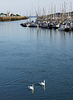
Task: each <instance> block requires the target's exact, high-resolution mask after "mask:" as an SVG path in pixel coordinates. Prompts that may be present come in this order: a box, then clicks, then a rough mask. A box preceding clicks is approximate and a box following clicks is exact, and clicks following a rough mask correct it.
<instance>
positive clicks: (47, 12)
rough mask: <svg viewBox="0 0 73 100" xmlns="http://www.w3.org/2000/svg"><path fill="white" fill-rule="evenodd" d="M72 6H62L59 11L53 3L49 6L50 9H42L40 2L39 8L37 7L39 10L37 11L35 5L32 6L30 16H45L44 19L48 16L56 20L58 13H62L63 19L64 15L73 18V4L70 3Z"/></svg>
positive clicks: (64, 4)
mask: <svg viewBox="0 0 73 100" xmlns="http://www.w3.org/2000/svg"><path fill="white" fill-rule="evenodd" d="M69 5H70V6H68V4H67V3H66V2H64V3H62V4H60V7H59V8H58V9H57V6H56V5H55V4H54V3H51V4H50V5H48V8H47V7H42V8H40V5H39V2H38V7H37V10H36V9H35V7H33V4H32V8H31V11H30V14H29V16H34V15H36V16H43V19H44V17H45V16H46V17H47V16H48V15H49V16H50V15H51V16H50V19H51V18H53V19H54V18H55V17H57V16H58V15H57V14H58V13H60V16H61V17H62V16H63V15H65V14H66V13H68V14H67V15H68V16H71V12H72V2H70V4H69ZM33 8H34V9H35V14H33V12H34V11H33Z"/></svg>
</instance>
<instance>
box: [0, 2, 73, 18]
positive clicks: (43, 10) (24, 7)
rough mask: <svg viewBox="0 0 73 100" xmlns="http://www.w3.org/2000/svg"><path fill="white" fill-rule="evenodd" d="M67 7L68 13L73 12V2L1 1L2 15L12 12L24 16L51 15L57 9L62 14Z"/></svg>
mask: <svg viewBox="0 0 73 100" xmlns="http://www.w3.org/2000/svg"><path fill="white" fill-rule="evenodd" d="M64 2H65V5H66V11H73V7H72V6H73V0H0V13H7V11H10V12H11V13H14V14H20V15H24V16H26V15H27V16H29V15H30V14H31V15H36V13H38V14H39V15H42V14H49V13H52V12H53V11H52V10H51V9H52V8H53V9H55V12H60V11H61V10H62V8H64Z"/></svg>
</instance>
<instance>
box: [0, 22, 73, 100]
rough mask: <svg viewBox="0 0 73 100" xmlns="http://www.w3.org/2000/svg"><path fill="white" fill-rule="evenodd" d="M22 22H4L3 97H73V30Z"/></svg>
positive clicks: (0, 43) (0, 36) (0, 52)
mask: <svg viewBox="0 0 73 100" xmlns="http://www.w3.org/2000/svg"><path fill="white" fill-rule="evenodd" d="M22 22H24V21H13V22H3V23H2V22H0V100H73V32H67V33H65V32H60V31H58V30H54V29H53V30H47V29H39V28H24V27H21V26H20V24H21V23H22ZM44 79H45V81H46V86H45V89H44V87H41V86H40V85H38V83H39V82H41V81H43V80H44ZM32 84H34V93H32V91H30V90H29V89H28V86H30V85H32Z"/></svg>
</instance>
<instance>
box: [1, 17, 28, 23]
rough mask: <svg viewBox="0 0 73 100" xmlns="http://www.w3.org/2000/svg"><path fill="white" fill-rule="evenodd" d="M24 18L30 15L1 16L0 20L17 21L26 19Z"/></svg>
mask: <svg viewBox="0 0 73 100" xmlns="http://www.w3.org/2000/svg"><path fill="white" fill-rule="evenodd" d="M24 19H28V17H26V16H13V17H0V22H4V21H17V20H24Z"/></svg>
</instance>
